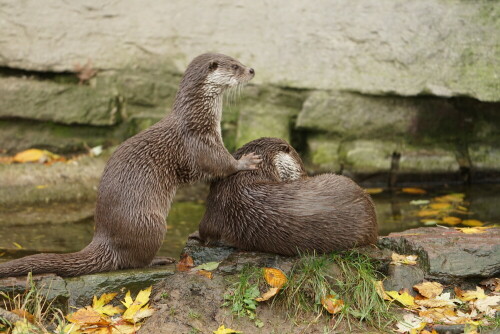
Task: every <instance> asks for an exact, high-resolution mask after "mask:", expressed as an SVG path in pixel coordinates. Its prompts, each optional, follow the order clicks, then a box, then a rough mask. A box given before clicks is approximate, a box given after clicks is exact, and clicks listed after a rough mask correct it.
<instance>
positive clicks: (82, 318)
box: [66, 306, 109, 325]
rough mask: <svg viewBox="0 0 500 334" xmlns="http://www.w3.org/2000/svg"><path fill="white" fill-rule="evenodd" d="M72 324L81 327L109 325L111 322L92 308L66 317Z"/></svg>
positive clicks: (82, 309) (80, 310)
mask: <svg viewBox="0 0 500 334" xmlns="http://www.w3.org/2000/svg"><path fill="white" fill-rule="evenodd" d="M66 318H67V319H68V320H69V321H70V322H72V323H76V324H79V325H109V321H108V320H107V319H105V318H103V316H102V315H101V314H100V313H98V312H96V311H95V310H94V309H92V308H91V307H90V306H87V307H86V308H81V309H79V310H78V311H76V312H74V313H71V314H68V316H67V317H66Z"/></svg>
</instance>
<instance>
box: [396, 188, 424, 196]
mask: <svg viewBox="0 0 500 334" xmlns="http://www.w3.org/2000/svg"><path fill="white" fill-rule="evenodd" d="M401 191H402V192H404V193H406V194H417V195H421V194H427V191H425V190H424V189H421V188H403V189H401Z"/></svg>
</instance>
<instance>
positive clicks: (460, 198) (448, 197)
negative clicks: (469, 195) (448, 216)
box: [434, 193, 465, 203]
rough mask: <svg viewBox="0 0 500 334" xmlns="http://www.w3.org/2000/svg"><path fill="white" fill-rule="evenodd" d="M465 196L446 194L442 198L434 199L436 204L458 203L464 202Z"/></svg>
mask: <svg viewBox="0 0 500 334" xmlns="http://www.w3.org/2000/svg"><path fill="white" fill-rule="evenodd" d="M464 197H465V194H458V193H457V194H448V195H444V196H439V197H434V200H435V201H437V202H454V203H459V202H462V201H463V200H464Z"/></svg>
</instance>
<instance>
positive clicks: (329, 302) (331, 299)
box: [321, 295, 344, 314]
mask: <svg viewBox="0 0 500 334" xmlns="http://www.w3.org/2000/svg"><path fill="white" fill-rule="evenodd" d="M321 304H322V305H323V307H324V308H325V309H326V310H327V311H328V313H330V314H335V313H338V312H340V311H342V309H343V308H344V301H343V300H342V299H337V298H335V296H334V295H328V296H326V297H324V298H321Z"/></svg>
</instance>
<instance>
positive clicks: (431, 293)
mask: <svg viewBox="0 0 500 334" xmlns="http://www.w3.org/2000/svg"><path fill="white" fill-rule="evenodd" d="M413 289H415V290H416V291H418V293H420V294H421V295H422V296H424V297H426V298H434V297H436V296H439V295H440V294H441V293H442V292H443V289H444V287H443V286H442V285H441V283H438V282H423V283H420V284H417V285H414V286H413Z"/></svg>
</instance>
